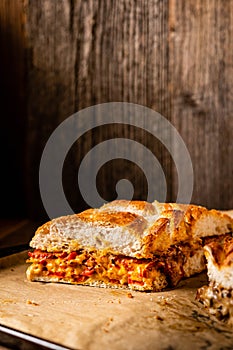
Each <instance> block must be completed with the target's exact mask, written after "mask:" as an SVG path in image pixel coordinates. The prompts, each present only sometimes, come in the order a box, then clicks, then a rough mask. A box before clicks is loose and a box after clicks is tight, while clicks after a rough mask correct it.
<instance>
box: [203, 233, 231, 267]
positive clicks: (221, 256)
mask: <svg viewBox="0 0 233 350" xmlns="http://www.w3.org/2000/svg"><path fill="white" fill-rule="evenodd" d="M204 250H205V255H206V257H207V259H208V257H209V255H210V254H211V258H212V259H213V260H214V262H213V263H214V264H215V265H217V266H218V267H219V268H223V267H228V266H233V237H226V238H224V239H223V240H222V241H221V242H211V243H209V244H207V245H206V246H205V247H204Z"/></svg>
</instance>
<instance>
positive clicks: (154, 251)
mask: <svg viewBox="0 0 233 350" xmlns="http://www.w3.org/2000/svg"><path fill="white" fill-rule="evenodd" d="M211 223H212V224H211ZM211 225H212V226H211ZM232 227H233V220H232V219H231V218H229V217H228V216H227V215H224V214H222V213H220V212H217V211H215V210H212V211H211V210H210V211H209V210H207V209H206V208H203V207H199V206H194V205H183V204H182V205H179V204H176V203H175V204H173V203H169V204H162V203H158V202H157V201H155V202H153V203H147V202H144V201H131V202H128V201H123V200H121V201H114V202H111V203H108V204H105V205H103V206H102V207H101V208H99V209H88V210H86V211H84V212H82V213H80V214H75V215H70V216H64V217H60V218H57V219H53V220H52V221H50V222H48V223H46V224H44V225H43V226H41V227H40V228H39V229H38V230H37V232H36V234H35V236H34V237H33V238H32V240H31V242H30V246H31V247H32V248H34V249H35V250H34V251H32V252H29V259H28V262H29V263H31V265H30V267H29V268H28V270H27V277H28V279H29V280H31V281H48V282H65V283H73V284H84V285H92V286H97V285H98V286H104V287H117V288H129V289H133V290H142V291H144V290H151V291H160V290H163V289H164V288H166V287H174V286H176V285H177V284H178V283H179V281H180V280H181V279H182V278H184V277H189V276H191V275H193V274H195V273H199V272H201V271H203V270H204V269H205V261H204V254H203V245H204V244H205V242H206V240H214V241H216V240H219V239H221V237H222V235H225V234H229V232H232Z"/></svg>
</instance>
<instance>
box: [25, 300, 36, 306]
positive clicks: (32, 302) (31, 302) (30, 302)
mask: <svg viewBox="0 0 233 350" xmlns="http://www.w3.org/2000/svg"><path fill="white" fill-rule="evenodd" d="M26 303H27V304H28V305H35V306H38V305H39V304H38V303H36V302H35V301H33V300H29V299H28V300H27V302H26Z"/></svg>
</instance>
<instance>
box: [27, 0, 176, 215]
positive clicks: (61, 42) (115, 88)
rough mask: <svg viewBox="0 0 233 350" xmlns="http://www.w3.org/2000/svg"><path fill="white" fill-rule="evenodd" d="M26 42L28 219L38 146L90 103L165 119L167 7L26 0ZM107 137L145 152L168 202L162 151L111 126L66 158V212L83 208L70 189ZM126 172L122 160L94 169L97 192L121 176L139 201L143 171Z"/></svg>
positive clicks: (138, 133) (140, 134)
mask: <svg viewBox="0 0 233 350" xmlns="http://www.w3.org/2000/svg"><path fill="white" fill-rule="evenodd" d="M27 38H28V39H27V40H28V52H29V56H28V84H29V96H28V112H29V138H28V181H29V187H28V192H29V193H30V199H29V203H30V207H31V215H32V214H33V212H34V213H35V212H36V213H41V203H40V200H39V188H38V167H39V161H40V157H41V154H42V151H43V148H44V146H45V143H46V140H47V139H48V138H49V136H50V134H51V132H52V131H53V130H54V129H55V127H56V126H57V125H58V124H59V123H60V122H61V121H62V120H64V119H65V118H67V117H68V116H69V115H70V114H72V113H74V112H76V111H78V110H81V109H82V108H85V107H87V106H91V105H94V104H98V103H104V102H112V101H123V102H133V103H137V104H141V105H145V106H147V107H151V108H153V109H155V110H156V111H158V112H160V113H161V114H163V115H164V116H165V117H166V118H168V119H169V118H170V102H169V95H168V40H167V38H168V1H167V0H165V1H163V0H156V1H153V0H146V1H142V0H136V1H123V0H120V1H107V0H106V1H100V0H98V1H93V0H87V1H81V0H77V1H72V0H70V1H69V0H57V1H53V0H43V1H42V0H39V1H36V2H35V1H32V0H29V6H28V14H27ZM111 137H125V138H131V139H135V140H136V141H138V142H141V143H143V144H145V146H146V147H148V148H149V149H151V151H152V152H153V153H154V154H155V155H156V157H157V158H158V160H159V161H160V163H161V164H162V166H163V168H164V172H165V174H166V176H167V180H168V199H169V196H171V162H170V157H169V154H168V152H167V151H166V149H165V148H164V147H163V146H161V145H160V143H159V142H158V141H157V140H156V139H154V138H153V137H152V136H151V135H149V134H146V133H145V132H144V131H143V130H138V129H135V128H132V127H128V126H120V127H119V126H115V125H112V126H108V127H107V128H99V129H98V130H94V131H91V132H89V133H88V134H86V135H84V136H83V137H82V138H81V139H80V140H79V141H77V143H76V145H75V146H74V147H73V148H72V149H71V150H70V152H69V154H68V155H67V159H66V166H65V169H64V181H63V183H64V186H65V191H66V194H67V197H68V199H69V201H70V203H71V204H72V207H73V208H74V210H75V211H80V210H82V209H83V208H84V207H85V203H84V201H83V200H81V196H80V193H79V192H78V189H77V170H78V167H79V164H80V162H81V160H82V158H83V156H84V155H85V154H86V153H87V152H88V151H89V150H90V149H91V148H92V147H93V146H94V145H96V144H98V143H99V142H101V141H103V140H106V139H109V138H111ZM100 156H101V155H100ZM131 166H132V164H129V163H126V162H125V161H122V162H120V163H119V162H115V163H111V164H108V165H106V167H105V168H104V169H102V170H101V176H99V180H98V186H99V191H100V193H101V194H102V195H103V197H105V198H106V199H107V200H110V199H114V184H115V183H116V182H117V181H118V180H119V179H121V178H122V177H123V178H124V177H127V176H129V174H130V176H131V178H133V181H134V186H135V189H136V192H135V197H136V198H145V197H146V194H147V193H146V192H147V184H146V181H145V179H144V177H143V173H140V171H139V170H138V169H137V168H134V167H131ZM130 167H131V168H130ZM130 169H131V171H130ZM132 174H133V175H132Z"/></svg>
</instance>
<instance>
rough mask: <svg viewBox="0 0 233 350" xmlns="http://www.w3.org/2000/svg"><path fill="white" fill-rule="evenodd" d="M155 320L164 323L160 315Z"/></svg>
mask: <svg viewBox="0 0 233 350" xmlns="http://www.w3.org/2000/svg"><path fill="white" fill-rule="evenodd" d="M155 318H156V319H157V320H158V321H163V318H162V317H161V316H159V315H156V316H155Z"/></svg>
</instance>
